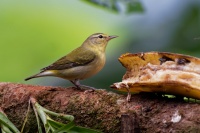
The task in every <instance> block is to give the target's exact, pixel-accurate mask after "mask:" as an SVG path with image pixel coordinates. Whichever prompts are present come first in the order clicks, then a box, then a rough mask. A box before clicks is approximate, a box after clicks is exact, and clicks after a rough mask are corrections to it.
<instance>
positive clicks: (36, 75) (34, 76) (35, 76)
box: [24, 74, 40, 81]
mask: <svg viewBox="0 0 200 133" xmlns="http://www.w3.org/2000/svg"><path fill="white" fill-rule="evenodd" d="M38 75H39V74H35V75H33V76H30V77H28V78H26V79H24V80H25V81H27V80H30V79H33V78H37V77H40V76H38Z"/></svg>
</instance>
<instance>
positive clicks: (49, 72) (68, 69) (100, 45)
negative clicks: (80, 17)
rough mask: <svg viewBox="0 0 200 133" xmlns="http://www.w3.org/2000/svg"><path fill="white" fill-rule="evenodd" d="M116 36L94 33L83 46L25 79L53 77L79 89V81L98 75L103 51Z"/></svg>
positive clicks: (103, 55) (103, 59)
mask: <svg viewBox="0 0 200 133" xmlns="http://www.w3.org/2000/svg"><path fill="white" fill-rule="evenodd" d="M116 37H117V36H108V35H106V34H103V33H95V34H93V35H91V36H89V37H88V38H87V39H86V40H85V41H84V42H83V44H82V45H81V46H80V47H78V48H77V49H75V50H73V51H72V52H70V53H69V54H67V55H66V56H64V57H62V58H60V59H59V60H57V61H56V62H54V63H53V64H51V65H49V66H47V67H45V68H43V69H41V72H40V73H38V74H36V75H33V76H31V77H28V78H26V79H25V80H29V79H32V78H37V77H44V76H55V77H60V78H64V79H67V80H70V81H71V82H72V83H73V84H75V85H76V86H77V87H79V82H78V81H79V80H83V79H86V78H89V77H91V76H93V75H94V74H96V73H98V72H99V71H100V70H101V69H102V68H103V66H104V64H105V60H106V58H105V49H106V46H107V43H108V41H109V40H110V39H113V38H116Z"/></svg>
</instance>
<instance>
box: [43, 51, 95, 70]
mask: <svg viewBox="0 0 200 133" xmlns="http://www.w3.org/2000/svg"><path fill="white" fill-rule="evenodd" d="M95 58H96V55H95V54H94V53H93V52H92V51H88V50H84V49H83V48H82V49H81V50H80V48H77V49H75V50H73V51H72V52H71V53H69V54H68V55H66V56H64V57H62V58H60V59H59V60H57V61H56V62H54V63H53V64H51V65H49V66H47V67H45V68H42V69H41V71H46V70H63V69H69V68H72V67H76V66H83V65H86V64H89V63H90V62H92V61H93V60H94V59H95Z"/></svg>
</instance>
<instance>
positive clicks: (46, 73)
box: [25, 71, 54, 81]
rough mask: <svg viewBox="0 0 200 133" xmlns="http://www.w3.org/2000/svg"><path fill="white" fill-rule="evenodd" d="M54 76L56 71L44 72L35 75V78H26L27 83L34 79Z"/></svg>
mask: <svg viewBox="0 0 200 133" xmlns="http://www.w3.org/2000/svg"><path fill="white" fill-rule="evenodd" d="M53 75H54V71H42V72H40V73H38V74H35V75H33V76H30V77H28V78H26V79H25V81H27V80H30V79H33V78H38V77H44V76H53Z"/></svg>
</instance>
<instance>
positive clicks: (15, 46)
mask: <svg viewBox="0 0 200 133" xmlns="http://www.w3.org/2000/svg"><path fill="white" fill-rule="evenodd" d="M96 32H103V33H107V34H110V35H118V36H119V37H118V38H117V39H114V40H112V41H110V42H109V45H108V47H107V50H106V54H107V62H106V65H105V67H104V69H103V70H102V71H101V72H100V73H98V74H97V75H95V76H93V77H91V78H89V79H86V80H84V81H81V83H82V84H86V85H89V86H94V87H97V88H105V89H108V88H109V86H110V85H111V84H112V83H114V82H118V81H121V79H122V76H123V74H124V73H125V69H124V68H123V67H122V66H121V64H120V63H119V62H118V57H119V56H120V55H121V54H123V53H126V52H132V53H135V52H145V51H166V52H175V53H181V54H189V55H192V56H197V57H200V1H199V0H176V1H175V0H167V1H157V0H148V1H145V0H142V1H135V0H132V3H131V0H129V2H128V0H126V1H123V0H111V1H109V0H107V1H105V0H93V1H92V0H91V1H90V0H88V1H87V0H82V1H81V0H73V1H63V0H56V1H55V0H48V1H47V0H44V1H39V0H34V1H14V0H1V1H0V61H1V63H0V64H1V65H0V68H1V72H0V82H17V83H26V84H37V85H48V86H50V85H53V86H69V85H71V83H70V82H69V81H66V80H63V79H60V78H55V77H48V78H47V77H46V78H38V79H33V80H30V81H27V82H25V81H24V78H26V77H28V76H30V75H33V74H35V73H37V72H39V70H40V69H41V68H43V67H45V66H47V65H49V64H51V63H53V62H54V61H56V60H57V59H59V58H60V57H62V56H64V55H65V54H67V53H69V52H70V51H71V50H73V49H74V48H76V47H78V46H79V45H81V43H82V42H83V41H84V40H85V39H86V38H87V37H88V36H89V35H91V34H93V33H96Z"/></svg>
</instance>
